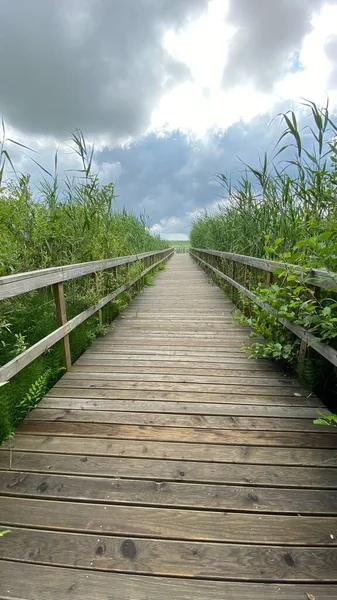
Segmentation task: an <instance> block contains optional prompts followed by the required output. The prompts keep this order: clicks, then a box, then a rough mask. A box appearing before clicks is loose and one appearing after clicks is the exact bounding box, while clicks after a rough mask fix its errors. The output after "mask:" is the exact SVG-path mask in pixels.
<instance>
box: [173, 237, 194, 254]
mask: <svg viewBox="0 0 337 600" xmlns="http://www.w3.org/2000/svg"><path fill="white" fill-rule="evenodd" d="M169 244H170V246H172V248H174V250H175V252H176V253H177V254H185V253H186V252H188V251H189V249H190V246H191V244H190V241H189V240H170V242H169Z"/></svg>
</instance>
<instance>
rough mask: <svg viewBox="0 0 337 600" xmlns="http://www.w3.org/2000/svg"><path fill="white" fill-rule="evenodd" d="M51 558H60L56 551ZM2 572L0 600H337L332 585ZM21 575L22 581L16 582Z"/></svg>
mask: <svg viewBox="0 0 337 600" xmlns="http://www.w3.org/2000/svg"><path fill="white" fill-rule="evenodd" d="M98 543H99V542H97V540H96V546H95V554H94V557H93V560H94V561H95V564H97V562H96V561H97V560H98V555H99V553H100V551H99V552H98V553H96V550H97V548H98V545H97V544H98ZM102 547H103V546H102ZM103 550H104V547H103ZM52 552H57V548H55V550H54V549H53V550H52ZM192 553H193V550H192ZM124 554H125V552H124ZM285 554H286V553H285ZM104 555H105V551H104ZM193 556H194V557H195V556H196V555H195V554H194V555H193ZM32 558H33V557H32ZM32 558H31V560H32ZM102 560H103V559H102ZM122 560H123V554H121V556H120V561H122ZM130 560H133V559H130ZM137 560H138V557H137ZM283 561H284V557H283ZM90 566H91V567H93V565H90ZM0 568H1V574H2V576H1V579H0V594H1V598H2V599H4V600H18V599H19V598H20V600H41V598H44V599H48V600H54V599H55V598H67V597H68V596H69V597H71V598H73V599H74V600H111V598H112V596H111V590H112V589H113V600H130V599H132V600H152V599H156V600H168V598H172V597H174V598H175V599H176V600H191V598H193V600H219V599H220V598H221V599H222V598H225V599H226V600H238V599H240V600H241V599H242V600H300V599H302V598H303V599H304V600H306V599H307V598H308V594H309V597H310V594H311V596H313V597H314V598H315V600H316V598H317V600H335V599H336V595H337V585H333V584H331V585H329V584H322V585H318V584H317V583H308V582H306V583H305V584H300V583H297V584H283V583H281V584H280V583H279V582H277V583H275V584H265V583H245V582H238V581H234V582H233V581H217V580H207V579H187V578H181V577H180V578H179V577H174V578H172V577H160V576H159V577H149V576H148V575H137V574H132V575H131V574H126V573H107V572H98V571H94V570H91V571H88V570H87V569H84V570H81V569H78V568H71V569H69V568H62V567H59V568H57V569H55V567H51V566H43V565H38V564H29V563H25V562H22V563H20V565H18V563H17V561H7V560H2V561H1V562H0ZM143 568H144V567H143ZM18 569H19V570H20V577H18ZM226 571H227V569H226ZM228 571H230V569H228ZM201 577H202V574H201Z"/></svg>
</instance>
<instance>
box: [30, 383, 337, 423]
mask: <svg viewBox="0 0 337 600" xmlns="http://www.w3.org/2000/svg"><path fill="white" fill-rule="evenodd" d="M51 393H52V392H51ZM46 408H55V409H65V410H68V409H80V410H86V411H91V410H92V411H97V410H99V411H111V409H112V408H113V410H114V412H119V411H127V414H130V413H133V412H148V413H175V414H178V415H179V414H186V415H193V414H196V415H200V414H202V415H221V416H232V417H247V416H252V417H282V418H287V419H288V418H292V419H294V418H295V419H311V420H313V419H315V418H316V417H317V411H316V410H315V408H314V407H312V408H311V407H305V406H300V407H298V406H275V405H254V404H252V405H250V404H227V403H222V404H221V403H218V404H215V403H214V404H213V403H210V402H209V403H206V402H205V403H202V402H185V403H184V402H182V401H181V402H175V401H171V402H168V401H156V400H134V399H130V400H114V402H113V406H111V402H110V400H109V399H106V398H105V399H104V398H100V399H96V400H95V399H90V398H53V397H52V396H49V397H46V398H44V399H43V400H42V401H41V402H40V404H39V409H40V410H44V409H46ZM322 412H323V413H324V414H329V411H328V409H322ZM34 414H35V413H34ZM327 429H328V428H327Z"/></svg>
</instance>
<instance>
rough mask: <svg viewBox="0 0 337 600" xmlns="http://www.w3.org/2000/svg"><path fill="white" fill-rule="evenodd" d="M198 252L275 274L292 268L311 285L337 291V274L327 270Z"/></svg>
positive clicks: (210, 251) (200, 249)
mask: <svg viewBox="0 0 337 600" xmlns="http://www.w3.org/2000/svg"><path fill="white" fill-rule="evenodd" d="M190 250H192V251H193V250H194V251H196V252H203V253H204V254H211V255H213V256H220V258H225V259H227V260H232V261H233V262H237V263H241V264H243V265H246V266H248V267H255V268H257V269H261V271H267V272H268V273H273V272H274V271H276V269H279V268H280V267H281V268H285V267H287V268H290V269H291V270H292V271H293V272H294V273H298V274H299V275H302V276H304V280H305V281H306V282H307V283H310V285H314V286H316V287H320V288H328V289H332V288H336V289H337V273H333V272H330V271H327V270H326V269H311V268H308V269H303V268H302V267H300V266H299V265H293V264H290V263H285V262H279V261H276V260H268V259H266V258H256V257H255V256H248V255H246V254H235V253H233V252H220V251H219V250H210V249H208V248H207V249H205V248H193V247H191V248H190Z"/></svg>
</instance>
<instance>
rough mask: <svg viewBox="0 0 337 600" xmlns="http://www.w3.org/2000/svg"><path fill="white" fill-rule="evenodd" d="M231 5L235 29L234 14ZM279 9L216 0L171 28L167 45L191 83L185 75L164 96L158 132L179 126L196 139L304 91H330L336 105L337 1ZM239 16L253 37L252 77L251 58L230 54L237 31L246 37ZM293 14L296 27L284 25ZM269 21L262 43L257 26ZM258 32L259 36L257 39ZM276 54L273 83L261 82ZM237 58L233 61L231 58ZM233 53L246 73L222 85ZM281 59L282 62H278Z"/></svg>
mask: <svg viewBox="0 0 337 600" xmlns="http://www.w3.org/2000/svg"><path fill="white" fill-rule="evenodd" d="M230 6H232V12H234V14H235V17H236V19H234V21H235V22H237V25H238V28H237V29H235V28H234V27H233V25H231V23H230V21H229V20H228V19H229V14H228V9H229V7H230ZM233 7H234V9H233ZM253 7H255V8H254V9H255V13H256V14H255V16H254V20H253V22H251V21H249V19H248V16H249V15H250V14H251V12H252V10H253ZM239 8H240V10H241V12H240V10H239ZM275 8H276V5H275V3H273V2H271V1H270V0H231V3H229V2H221V1H219V0H213V2H211V3H210V4H209V11H208V14H206V15H204V16H202V17H200V18H199V19H198V20H197V21H195V22H194V23H192V24H191V25H190V26H189V28H188V29H185V30H183V31H182V32H179V33H177V32H170V33H169V34H167V36H166V38H165V47H166V49H167V50H168V51H169V52H170V53H171V55H172V56H173V57H175V58H176V59H177V60H179V61H182V62H184V63H185V64H186V66H187V67H188V68H189V69H190V72H191V73H192V76H193V81H185V82H183V83H181V84H179V85H177V86H176V87H175V88H174V89H172V90H171V91H169V92H168V93H167V94H165V95H163V96H162V98H161V99H160V101H159V103H158V104H157V107H156V109H155V110H154V112H153V115H152V124H151V128H152V129H153V130H154V131H157V132H158V131H163V130H164V131H169V130H174V129H180V130H181V131H183V132H184V133H186V134H188V135H190V136H192V138H193V136H196V137H197V138H202V137H204V136H205V135H206V134H207V132H209V131H211V130H212V129H220V130H223V129H226V128H228V127H229V126H230V125H232V124H234V123H236V122H238V121H240V120H242V121H244V122H249V121H251V120H252V119H253V118H254V117H255V116H257V115H259V114H263V113H265V112H267V111H269V110H270V109H272V108H273V106H275V105H276V104H277V103H278V102H280V101H284V100H288V101H289V103H291V102H293V101H300V100H301V98H303V97H306V98H308V99H311V100H317V101H318V102H321V101H324V99H325V98H326V96H327V93H328V94H329V96H330V98H331V103H334V104H337V89H333V87H330V89H329V83H330V86H333V85H334V84H335V85H336V88H337V77H336V78H332V77H331V74H332V69H333V65H334V60H333V59H334V57H333V56H330V57H328V55H327V54H328V53H327V44H328V43H329V40H331V36H335V35H336V34H337V5H336V4H334V5H328V4H324V5H323V6H322V2H321V0H309V1H308V0H296V1H295V4H294V3H293V1H292V0H282V1H281V2H279V3H278V6H277V10H274V9H275ZM247 9H249V10H247ZM265 9H267V10H265ZM304 9H305V10H304ZM315 9H316V12H315ZM245 11H246V13H245ZM243 15H244V17H243ZM240 18H241V20H243V22H244V27H242V29H244V31H245V32H246V34H245V35H247V36H248V39H250V40H251V42H252V43H251V45H250V47H247V53H250V57H249V63H248V64H249V69H250V76H249V77H246V76H245V73H246V71H245V69H246V66H247V57H246V56H245V55H242V56H241V54H239V56H237V57H236V58H235V56H232V55H233V50H232V46H233V45H234V48H237V44H238V41H237V40H236V37H237V36H238V40H240V37H241V36H242V35H243V34H242V29H240V27H239V25H240ZM288 18H289V19H290V22H291V31H289V27H288V28H286V27H283V25H282V23H286V20H287V19H288ZM268 25H269V32H268V35H267V34H266V36H267V37H266V39H264V40H262V42H261V39H260V38H259V35H260V37H261V33H260V34H259V32H260V31H261V29H262V28H263V27H266V28H268ZM281 25H282V28H281V30H280V27H281ZM250 28H251V29H250ZM270 29H273V31H274V34H272V31H270ZM240 32H241V33H240ZM247 32H248V33H247ZM253 32H255V33H256V35H257V36H258V39H254V40H252V39H251V35H252V34H253ZM245 39H246V38H245ZM261 43H262V46H261ZM333 47H334V46H333ZM270 54H271V55H272V61H273V62H272V63H270V62H269V63H268V65H269V66H268V68H269V67H270V71H268V73H266V75H268V81H269V84H268V86H269V87H268V89H267V88H266V86H264V85H260V83H261V77H262V76H263V75H261V72H263V69H265V68H266V67H265V65H266V62H265V61H266V60H267V59H268V60H269V58H270V56H269V55H270ZM330 54H332V52H330ZM231 56H232V58H231V60H232V61H233V64H232V66H230V65H228V63H227V59H228V57H231ZM268 56H269V58H268ZM294 56H296V57H298V58H297V61H298V64H299V69H300V70H297V71H295V68H296V65H295V68H294V66H293V65H292V64H291V62H293V59H294ZM240 57H241V58H240ZM234 59H235V60H237V61H239V63H238V64H237V71H238V73H241V72H242V73H243V74H244V76H243V77H241V79H240V77H234V78H231V77H229V78H228V81H229V82H231V85H226V88H225V89H224V87H223V77H224V75H223V73H227V71H228V69H229V68H230V70H231V71H232V70H233V69H234ZM277 60H280V61H281V63H282V64H281V63H280V65H278V63H277ZM245 65H246V66H245ZM274 67H275V68H274ZM279 67H280V68H279ZM291 68H292V69H293V70H294V71H295V72H291V70H290V69H291ZM261 69H262V71H261ZM287 70H288V73H287V72H286V71H287Z"/></svg>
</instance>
